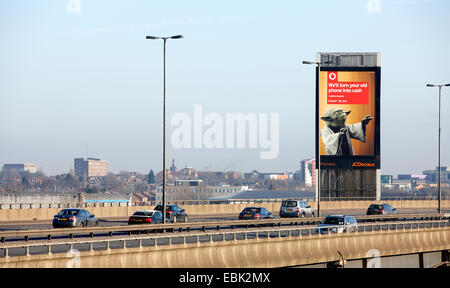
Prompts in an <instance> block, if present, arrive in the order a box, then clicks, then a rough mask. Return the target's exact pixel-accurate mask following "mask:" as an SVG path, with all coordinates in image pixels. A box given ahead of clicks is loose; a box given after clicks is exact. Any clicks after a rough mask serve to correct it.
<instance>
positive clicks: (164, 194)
mask: <svg viewBox="0 0 450 288" xmlns="http://www.w3.org/2000/svg"><path fill="white" fill-rule="evenodd" d="M145 38H146V39H151V40H159V39H162V40H163V41H164V80H163V82H164V84H163V86H164V90H163V188H162V194H163V195H162V198H163V199H162V214H163V216H162V218H163V219H162V221H163V224H166V206H167V203H166V42H167V39H180V38H183V35H175V36H170V37H157V36H147V37H145Z"/></svg>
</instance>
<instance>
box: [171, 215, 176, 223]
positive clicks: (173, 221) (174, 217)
mask: <svg viewBox="0 0 450 288" xmlns="http://www.w3.org/2000/svg"><path fill="white" fill-rule="evenodd" d="M172 223H177V216H175V215H174V216H173V219H172Z"/></svg>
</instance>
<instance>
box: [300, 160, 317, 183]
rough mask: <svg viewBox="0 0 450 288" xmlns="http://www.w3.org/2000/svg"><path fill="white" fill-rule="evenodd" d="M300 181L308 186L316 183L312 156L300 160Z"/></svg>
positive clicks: (314, 164) (314, 163)
mask: <svg viewBox="0 0 450 288" xmlns="http://www.w3.org/2000/svg"><path fill="white" fill-rule="evenodd" d="M300 183H302V184H305V186H308V187H312V186H315V185H316V160H315V159H314V158H312V159H307V160H303V161H301V162H300Z"/></svg>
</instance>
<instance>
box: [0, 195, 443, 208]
mask: <svg viewBox="0 0 450 288" xmlns="http://www.w3.org/2000/svg"><path fill="white" fill-rule="evenodd" d="M289 199H297V200H304V201H306V202H312V203H314V202H316V201H317V200H316V199H315V198H310V197H299V198H295V197H294V198H270V199H269V198H266V199H223V200H169V201H168V204H175V205H180V206H181V205H220V204H222V205H223V204H258V203H281V202H282V201H284V200H289ZM320 200H321V201H325V202H332V201H375V198H374V197H321V198H320ZM424 200H438V199H437V197H435V196H426V197H424V196H405V197H403V196H402V197H396V196H392V197H391V196H382V197H381V200H380V201H424ZM441 200H446V198H444V197H443V198H441ZM160 203H161V201H133V202H131V201H123V202H120V201H111V202H108V200H102V202H65V203H0V209H33V208H89V207H123V206H153V207H154V206H156V205H158V204H160Z"/></svg>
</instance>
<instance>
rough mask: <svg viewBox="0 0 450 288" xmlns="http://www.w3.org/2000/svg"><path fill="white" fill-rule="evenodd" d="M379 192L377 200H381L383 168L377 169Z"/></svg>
mask: <svg viewBox="0 0 450 288" xmlns="http://www.w3.org/2000/svg"><path fill="white" fill-rule="evenodd" d="M376 177H377V192H376V201H380V200H381V169H377V175H376Z"/></svg>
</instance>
